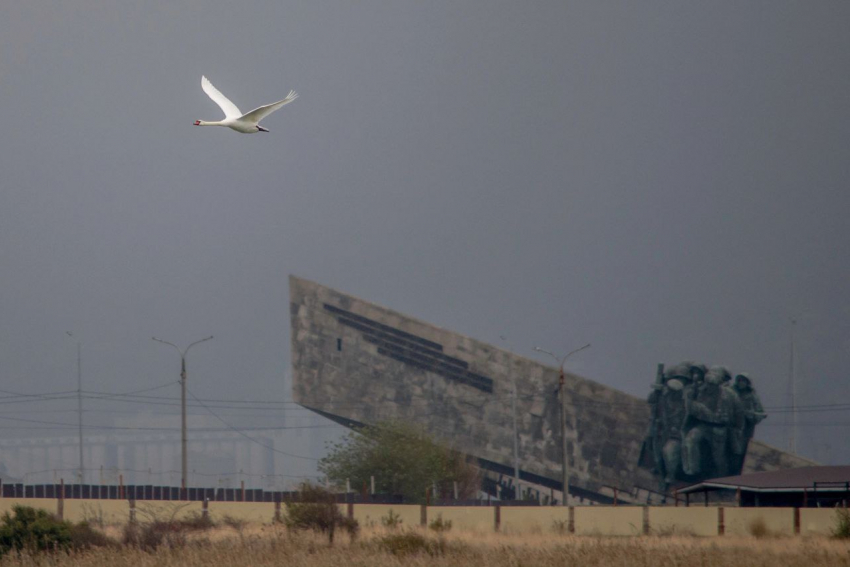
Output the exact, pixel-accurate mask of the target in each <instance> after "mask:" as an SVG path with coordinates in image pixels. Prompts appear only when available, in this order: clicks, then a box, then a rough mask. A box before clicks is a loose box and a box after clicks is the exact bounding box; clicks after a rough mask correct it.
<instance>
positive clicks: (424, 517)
mask: <svg viewBox="0 0 850 567" xmlns="http://www.w3.org/2000/svg"><path fill="white" fill-rule="evenodd" d="M426 492H427V491H426ZM419 525H420V526H422V527H423V528H424V527H425V526H427V525H428V505H427V504H420V505H419Z"/></svg>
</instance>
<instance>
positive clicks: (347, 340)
mask: <svg viewBox="0 0 850 567" xmlns="http://www.w3.org/2000/svg"><path fill="white" fill-rule="evenodd" d="M289 286H290V290H289V292H290V314H291V323H292V365H293V395H294V398H295V400H296V401H297V402H298V403H300V404H301V405H303V406H305V407H307V408H310V409H314V410H317V411H320V412H323V413H324V414H327V415H331V416H336V417H337V418H343V419H341V420H340V421H342V422H345V420H351V421H353V422H357V423H373V422H375V421H379V420H384V419H404V420H409V421H413V422H416V423H419V424H422V425H424V426H426V427H427V428H428V430H429V431H431V432H432V433H434V434H436V435H438V436H440V437H442V438H443V439H445V440H448V441H449V442H451V443H452V444H453V445H454V446H455V447H456V448H457V449H459V450H460V451H463V452H465V453H467V454H470V455H474V456H475V457H478V458H481V459H485V460H486V461H488V462H490V463H494V464H495V465H496V466H501V467H503V468H504V469H505V472H506V473H508V474H511V473H509V471H508V470H507V469H512V467H513V444H512V431H513V414H512V412H511V398H512V381H513V380H516V382H517V389H518V392H519V395H518V401H517V420H518V431H519V439H520V449H519V454H520V459H521V462H520V468H521V469H522V475H521V476H522V477H523V478H525V479H527V480H529V481H533V482H536V483H537V484H542V485H544V486H547V485H548V486H550V487H555V486H557V487H558V489H560V478H561V465H560V454H561V451H560V447H561V440H560V431H559V425H558V423H559V421H558V419H559V406H558V400H557V395H556V393H555V390H556V389H557V384H558V369H557V368H553V367H550V366H546V365H544V364H540V363H539V362H537V361H535V360H531V359H528V358H525V357H523V356H519V355H516V354H514V353H510V352H507V351H505V350H502V349H499V348H496V347H494V346H492V345H489V344H486V343H482V342H479V341H476V340H474V339H471V338H469V337H465V336H463V335H460V334H457V333H453V332H451V331H447V330H445V329H441V328H439V327H435V326H434V325H430V324H428V323H425V322H423V321H419V320H417V319H414V318H411V317H407V316H405V315H402V314H400V313H397V312H395V311H392V310H390V309H387V308H384V307H380V306H378V305H375V304H372V303H369V302H367V301H363V300H361V299H358V298H355V297H352V296H350V295H346V294H343V293H340V292H338V291H335V290H333V289H330V288H327V287H324V286H321V285H318V284H315V283H313V282H309V281H307V280H303V279H299V278H296V277H292V276H291V277H290V279H289ZM650 374H651V369H648V371H647V385H649V383H650V382H651V379H652V377H651V375H650ZM566 381H567V423H568V435H569V439H568V451H569V455H570V486H571V493H574V494H576V495H578V496H581V497H585V498H589V499H591V500H596V501H602V502H605V501H608V500H609V497H610V496H612V495H613V493H614V489H617V491H618V493H619V498H621V499H623V500H628V499H629V497H630V495H636V496H637V499H638V500H642V499H643V496H640V495H639V494H638V492H639V491H641V490H643V491H646V490H649V491H654V490H656V488H657V485H658V483H657V481H656V480H655V479H654V478H653V476H652V474H651V473H650V472H649V471H648V470H646V469H643V468H639V467H638V466H637V462H638V457H639V452H640V448H641V444H642V442H643V439H644V436H645V434H646V431H647V427H648V424H649V407H648V405H647V403H646V401H645V400H642V399H639V398H636V397H634V396H631V395H628V394H625V393H623V392H620V391H618V390H615V389H613V388H609V387H607V386H603V385H602V384H599V383H597V382H593V381H591V380H587V379H585V378H581V377H579V376H575V375H572V374H567V375H566ZM795 459H796V457H794V456H793V455H787V454H783V453H781V452H779V451H777V450H775V449H771V448H769V447H767V446H766V445H763V444H760V443H755V442H754V443H751V447H750V450H749V452H748V455H747V463H746V465H745V469H744V470H745V471H748V470H765V469H764V467H767V469H773V468H776V467H777V466H793V464H794V463H795V462H796V461H795ZM807 463H808V461H803V460H800V463H799V464H798V465H797V466H800V465H802V464H807ZM636 491H637V492H636ZM644 494H646V493H644Z"/></svg>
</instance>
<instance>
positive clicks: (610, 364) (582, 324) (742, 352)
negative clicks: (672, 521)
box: [0, 0, 850, 463]
mask: <svg viewBox="0 0 850 567" xmlns="http://www.w3.org/2000/svg"><path fill="white" fill-rule="evenodd" d="M848 22H850V3H848V2H846V1H844V0H825V1H812V2H799V1H783V0H770V1H766V0H765V1H745V2H741V1H739V0H735V1H731V0H729V1H723V0H721V1H715V2H678V1H667V2H663V1H647V2H632V1H606V0H594V1H592V2H590V1H588V2H573V1H564V0H560V1H550V0H540V1H532V2H519V1H510V2H505V1H499V0H487V1H483V0H463V1H456V0H455V1H446V0H429V1H424V0H418V1H411V0H397V1H388V0H383V1H379V0H360V1H357V2H349V1H345V2H343V1H337V0H291V1H288V2H280V1H277V0H274V1H272V0H267V1H266V0H241V1H240V2H223V1H219V0H205V1H203V2H202V1H200V0H194V1H188V2H173V1H171V0H168V1H165V0H150V1H146V2H103V1H94V0H76V1H71V2H48V1H46V0H26V1H24V0H9V1H7V2H4V3H3V5H2V7H0V101H1V102H2V105H0V115H1V116H0V124H2V126H1V127H0V183H2V187H1V188H0V299H1V300H2V302H0V389H2V390H5V391H11V392H26V393H48V392H57V391H63V390H74V389H76V369H75V346H74V339H71V338H69V337H68V336H67V335H66V334H65V332H66V331H68V330H71V331H74V332H75V334H76V337H78V338H79V339H80V340H81V342H82V350H83V375H84V381H85V385H84V389H86V390H92V391H109V392H126V391H130V390H138V389H143V388H147V387H155V386H158V385H161V384H163V383H164V382H166V381H169V380H176V378H177V373H178V371H179V359H178V358H177V355H176V353H175V352H174V351H173V350H171V349H169V348H167V347H165V346H163V345H160V344H158V343H155V342H153V341H152V340H151V339H150V337H151V336H152V335H156V336H159V337H161V338H163V339H165V340H168V341H171V342H175V343H177V344H179V345H181V346H184V345H187V344H189V343H191V342H192V341H194V340H197V339H200V338H202V337H204V336H207V335H210V334H212V335H215V339H214V340H213V341H211V342H209V343H205V344H203V345H199V346H198V347H196V348H194V349H193V350H192V352H191V353H190V357H189V382H190V389H191V390H192V392H193V393H194V394H195V395H197V396H198V397H202V398H223V399H240V400H245V399H250V400H282V399H287V398H289V397H290V392H289V387H288V378H287V376H288V373H289V370H288V369H289V320H288V290H287V276H288V274H295V275H298V276H301V277H305V278H308V279H312V280H314V281H317V282H319V283H322V284H325V285H329V286H332V287H335V288H337V289H339V290H341V291H344V292H347V293H351V294H355V295H357V296H360V297H362V298H364V299H367V300H370V301H373V302H376V303H379V304H382V305H385V306H387V307H390V308H393V309H396V310H399V311H401V312H403V313H407V314H410V315H413V316H416V317H419V318H421V319H424V320H426V321H429V322H432V323H435V324H437V325H440V326H442V327H445V328H448V329H452V330H455V331H458V332H461V333H464V334H467V335H470V336H473V337H475V338H477V339H480V340H483V341H487V342H492V343H494V344H497V345H503V346H505V347H506V348H509V349H510V350H513V351H515V352H518V353H521V354H526V355H529V356H534V353H533V352H532V347H533V346H534V345H541V346H543V347H545V348H549V349H552V350H558V351H561V352H565V351H567V350H570V349H572V348H575V347H577V346H580V345H582V344H584V343H586V342H590V343H592V344H593V346H592V348H591V349H589V350H587V351H584V352H582V353H581V354H580V355H577V356H576V357H575V358H574V359H573V360H572V361H571V362H570V363H569V367H570V369H571V370H573V371H574V372H576V373H579V374H581V375H584V376H586V377H588V378H591V379H594V380H597V381H599V382H602V383H604V384H607V385H609V386H613V387H616V388H619V389H621V390H624V391H626V392H629V393H631V394H635V395H638V396H644V395H645V394H646V393H647V391H648V388H649V384H650V382H651V381H652V379H653V375H654V370H655V364H656V363H657V362H660V361H664V362H670V363H672V362H677V361H679V360H683V359H696V360H701V361H705V362H707V363H711V364H717V363H722V364H726V365H728V366H730V367H731V369H732V370H733V371H747V372H749V373H750V374H751V376H752V377H753V379H754V381H755V383H756V386H757V387H758V389H759V392H760V393H761V396H762V399H763V401H764V403H765V405H766V406H768V407H770V408H773V409H772V410H771V413H772V415H771V417H770V418H769V419H768V420H767V421H766V422H764V423H763V424H762V426H760V428H759V430H758V432H757V437H759V438H761V439H762V440H764V441H766V442H768V443H771V444H773V445H776V446H779V447H783V448H785V447H787V446H788V441H789V436H790V429H789V428H788V427H787V425H786V424H787V422H788V414H787V413H782V412H781V408H783V407H787V406H788V405H789V403H790V397H789V344H790V335H791V324H790V322H789V319H790V318H792V317H793V318H796V319H797V321H798V322H797V325H796V336H797V354H798V364H797V375H798V378H799V387H798V391H799V395H798V403H799V404H802V405H806V406H820V407H813V408H812V409H814V410H817V411H811V412H807V413H803V414H801V415H800V418H799V423H800V429H799V431H800V434H799V439H800V441H799V443H800V447H801V450H800V452H801V453H802V454H803V455H805V456H808V457H811V458H815V459H818V460H821V461H823V462H833V463H839V462H840V463H847V462H848V461H850V441H848V438H850V435H848V430H850V400H848V399H847V397H848V392H850V373H848V368H850V301H848V282H850V221H848V215H850V195H848V188H850V183H848V181H850V159H848V157H850V156H848V148H850V104H848V103H850V97H849V95H848V94H849V93H850V34H848V33H847V24H848ZM202 74H204V75H206V76H207V77H208V78H209V79H210V80H211V81H212V82H213V83H214V84H215V85H216V86H217V87H218V88H219V89H220V90H221V91H222V92H223V93H224V94H225V95H227V96H228V97H230V98H231V99H232V100H233V101H234V102H235V103H236V104H237V105H238V106H240V108H242V109H243V110H244V111H247V110H250V109H252V108H254V107H256V106H259V105H261V104H267V103H270V102H273V101H275V100H279V99H281V98H283V97H284V96H285V95H286V93H287V92H288V91H289V90H290V89H295V90H297V91H298V93H299V94H300V95H301V96H300V98H299V99H298V100H297V101H295V102H294V103H293V104H291V105H288V106H286V107H285V108H283V109H282V110H280V111H278V112H277V113H275V114H273V115H272V116H270V117H269V118H267V119H266V120H264V125H265V126H266V127H268V128H269V129H270V130H271V133H270V134H258V135H253V136H245V135H240V134H237V133H235V132H232V131H230V130H227V129H223V128H194V127H192V122H193V121H194V120H196V119H205V120H217V119H219V118H220V111H219V109H218V108H217V107H216V106H215V105H214V104H213V103H212V101H210V100H209V98H208V97H207V96H206V95H205V94H204V93H203V91H202V90H201V86H200V79H201V75H202ZM500 336H505V337H507V339H506V340H501V339H500ZM541 360H543V359H541ZM178 391H179V390H178V388H177V387H176V386H174V387H168V388H165V389H162V390H159V394H161V395H165V396H171V395H173V396H174V397H175V399H177V395H178ZM86 403H87V408H88V409H89V412H90V413H89V415H88V417H87V418H86V419H87V420H90V422H91V423H94V422H96V421H98V420H101V421H104V422H107V421H108V420H110V419H116V417H121V415H120V414H121V413H122V412H123V413H125V414H130V413H131V412H133V411H137V406H127V405H126V404H125V405H120V404H112V405H109V404H103V403H96V402H94V401H87V402H86ZM839 403H847V404H848V405H844V406H842V408H843V409H841V408H838V409H836V408H835V407H834V406H833V407H832V408H828V407H823V406H827V405H831V404H839ZM74 404H75V402H74V401H73V400H64V401H59V402H51V403H50V404H48V403H47V402H45V403H43V404H40V405H39V404H27V405H20V404H13V405H10V404H6V405H4V406H3V408H2V409H0V416H4V415H5V416H7V417H14V416H17V417H21V415H22V414H24V413H25V414H26V417H28V418H30V419H34V420H53V421H57V420H59V418H60V417H61V421H68V422H71V423H73V422H75V416H74V414H73V410H74V409H75V405H74ZM825 409H830V410H831V411H823V410H825ZM110 411H112V412H117V414H116V413H108V412H110ZM157 411H161V410H157ZM14 412H17V413H14ZM228 415H229V416H230V417H229V419H230V420H231V421H232V423H233V424H234V425H236V426H245V425H249V424H258V423H262V424H266V425H273V424H274V418H273V417H272V418H270V417H268V413H265V414H263V415H264V416H265V417H263V418H262V419H260V418H259V417H258V418H250V416H247V415H245V413H244V412H243V413H242V414H236V413H233V414H228ZM263 420H265V421H263ZM21 427H24V428H26V427H27V426H26V425H23V426H22V425H21V422H14V421H9V420H7V421H5V422H0V431H3V430H5V432H4V434H5V435H21V434H25V433H26V429H21ZM35 429H36V428H35V427H33V429H32V431H35ZM38 433H40V434H41V433H46V434H57V432H55V431H53V432H51V431H49V430H42V429H39V430H38ZM317 450H318V449H317Z"/></svg>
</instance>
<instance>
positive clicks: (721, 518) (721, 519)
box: [717, 506, 726, 535]
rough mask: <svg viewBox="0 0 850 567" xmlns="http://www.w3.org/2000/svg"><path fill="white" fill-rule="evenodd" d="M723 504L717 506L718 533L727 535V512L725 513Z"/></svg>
mask: <svg viewBox="0 0 850 567" xmlns="http://www.w3.org/2000/svg"><path fill="white" fill-rule="evenodd" d="M723 512H724V510H723V506H720V507H718V508H717V535H725V534H726V523H725V519H726V518H725V514H724V513H723Z"/></svg>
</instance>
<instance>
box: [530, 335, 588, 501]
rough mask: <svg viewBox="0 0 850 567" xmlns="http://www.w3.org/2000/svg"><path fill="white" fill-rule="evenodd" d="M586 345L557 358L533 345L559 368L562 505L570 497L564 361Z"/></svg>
mask: <svg viewBox="0 0 850 567" xmlns="http://www.w3.org/2000/svg"><path fill="white" fill-rule="evenodd" d="M588 347H590V343H587V344H586V345H584V346H583V347H580V348H577V349H575V350H573V351H570V352H568V353H567V354H565V355H564V356H563V357H561V358H559V357H558V356H557V355H556V354H555V353H553V352H549V351H548V350H545V349H542V348H540V347H534V350H536V351H537V352H542V353H545V354H548V355H549V356H551V357H552V358H554V359H555V360H557V361H558V364H559V369H560V377H559V378H558V396H559V397H560V400H561V476H562V482H563V490H564V502H563V505H564V506H569V499H570V475H569V467H570V460H569V455H568V453H567V388H566V381H565V380H564V363H565V362H566V361H567V359H568V358H569V357H571V356H572V355H574V354H575V353H577V352H578V351H580V350H584V349H586V348H588Z"/></svg>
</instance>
